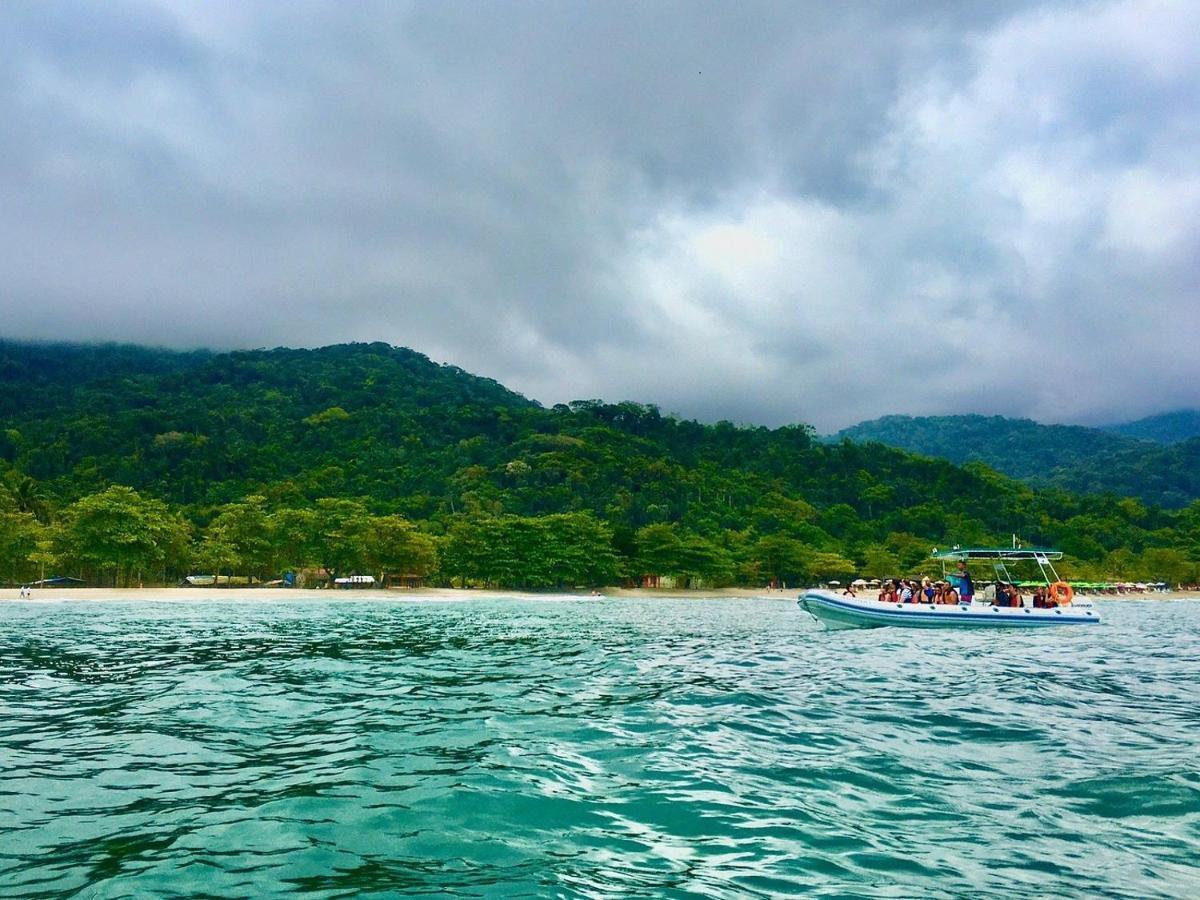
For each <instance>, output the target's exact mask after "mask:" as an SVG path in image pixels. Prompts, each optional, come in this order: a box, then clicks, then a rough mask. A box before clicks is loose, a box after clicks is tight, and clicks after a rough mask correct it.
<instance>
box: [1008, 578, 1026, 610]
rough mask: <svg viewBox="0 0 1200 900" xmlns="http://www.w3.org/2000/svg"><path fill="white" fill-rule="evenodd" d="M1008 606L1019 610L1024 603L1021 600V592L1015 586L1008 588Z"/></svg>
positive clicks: (1011, 585)
mask: <svg viewBox="0 0 1200 900" xmlns="http://www.w3.org/2000/svg"><path fill="white" fill-rule="evenodd" d="M1008 605H1009V606H1011V607H1013V608H1014V609H1019V608H1020V607H1022V606H1024V605H1025V601H1024V600H1022V599H1021V592H1020V591H1019V590H1018V589H1017V586H1016V585H1015V584H1010V585H1009V586H1008Z"/></svg>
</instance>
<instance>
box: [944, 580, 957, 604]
mask: <svg viewBox="0 0 1200 900" xmlns="http://www.w3.org/2000/svg"><path fill="white" fill-rule="evenodd" d="M942 602H943V603H958V602H959V596H958V591H957V590H956V589H955V587H954V585H952V584H947V585H946V590H945V591H943V592H942Z"/></svg>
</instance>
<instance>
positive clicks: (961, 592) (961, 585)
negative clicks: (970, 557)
mask: <svg viewBox="0 0 1200 900" xmlns="http://www.w3.org/2000/svg"><path fill="white" fill-rule="evenodd" d="M954 580H955V581H957V582H958V583H957V584H956V585H955V587H957V588H958V602H959V603H967V604H969V603H971V602H972V601H973V600H974V599H975V582H973V581H972V580H971V573H970V572H968V571H967V561H966V560H965V559H960V560H959V561H958V575H957V576H955V579H954Z"/></svg>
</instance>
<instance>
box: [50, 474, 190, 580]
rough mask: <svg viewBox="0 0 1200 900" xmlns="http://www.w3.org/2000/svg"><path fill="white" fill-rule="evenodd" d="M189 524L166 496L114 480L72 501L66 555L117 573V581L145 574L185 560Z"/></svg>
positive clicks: (64, 537)
mask: <svg viewBox="0 0 1200 900" xmlns="http://www.w3.org/2000/svg"><path fill="white" fill-rule="evenodd" d="M188 534H189V528H188V526H187V524H186V523H185V522H184V521H183V520H182V519H181V518H180V517H179V515H178V514H177V513H174V512H172V511H171V510H170V509H168V508H167V505H166V504H165V503H163V502H162V501H161V500H156V499H153V498H147V497H143V496H142V495H140V494H139V493H138V492H137V491H135V490H134V489H133V488H130V487H125V486H124V485H113V486H112V487H110V488H108V489H107V490H104V491H101V492H99V493H97V494H89V495H88V496H86V497H83V498H82V499H80V500H78V501H77V502H76V503H74V504H73V505H72V506H70V507H69V508H68V509H67V510H66V513H65V515H64V517H63V525H62V528H61V529H60V530H59V531H58V532H57V545H56V550H57V552H58V554H59V556H60V557H62V558H64V559H68V560H73V561H75V562H77V563H78V564H80V565H81V566H83V567H84V568H85V569H89V570H91V571H93V572H97V573H103V572H108V571H111V572H112V573H113V584H114V586H119V585H120V584H121V576H122V574H124V575H125V581H126V582H128V581H129V579H130V578H131V576H133V575H137V576H138V577H139V579H140V578H141V577H142V576H143V575H144V574H145V573H147V572H149V571H150V570H151V569H152V568H156V567H158V566H164V568H165V567H170V566H172V565H178V564H180V563H182V562H183V561H184V560H185V557H186V554H187V547H188Z"/></svg>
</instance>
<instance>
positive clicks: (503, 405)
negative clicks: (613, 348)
mask: <svg viewBox="0 0 1200 900" xmlns="http://www.w3.org/2000/svg"><path fill="white" fill-rule="evenodd" d="M0 373H3V377H2V378H0V580H2V579H4V578H6V577H7V578H10V579H11V578H27V577H29V576H30V575H31V574H33V573H37V572H41V571H44V570H45V569H46V567H47V566H49V567H50V568H51V569H54V568H55V567H57V568H60V569H64V570H66V571H70V572H73V573H78V574H81V575H83V576H84V577H86V578H97V577H101V576H103V577H116V578H124V579H128V578H129V577H132V576H133V574H134V573H142V572H144V571H146V570H149V571H157V572H158V573H159V574H158V576H156V577H158V578H159V579H160V580H161V579H167V580H169V579H170V578H172V577H175V576H177V575H178V574H180V573H185V572H186V571H188V570H189V569H192V570H195V569H196V568H197V567H199V568H200V569H207V570H208V571H213V570H216V569H219V570H223V571H232V572H244V573H251V574H256V575H258V576H260V577H271V576H274V575H277V574H278V572H279V571H280V570H281V569H282V568H284V567H297V568H298V567H305V566H309V567H311V566H319V567H320V568H323V569H324V570H325V571H327V572H329V573H333V572H336V571H340V572H346V571H351V570H373V571H377V572H384V571H391V572H416V573H418V574H424V575H426V576H427V577H430V578H433V579H435V580H439V581H448V580H450V579H452V578H453V579H456V580H457V581H459V582H476V583H490V584H507V585H519V586H529V587H538V586H552V585H556V584H557V585H562V584H567V585H569V584H580V583H603V582H605V581H611V580H616V579H618V578H632V579H639V578H641V577H643V576H656V575H667V576H672V577H675V578H676V579H682V580H683V581H693V582H694V581H695V580H697V579H703V580H704V581H705V582H706V583H709V584H713V583H730V582H739V583H750V584H754V583H759V584H761V583H762V582H764V581H766V580H779V579H786V580H789V581H791V582H793V583H794V582H796V581H798V580H805V579H810V578H815V577H834V576H835V575H838V574H840V575H851V574H854V573H862V574H876V575H886V574H889V573H890V574H895V573H897V572H900V571H903V570H906V569H911V568H914V567H917V566H919V565H922V560H923V559H924V558H925V557H926V556H927V554H928V552H929V549H930V547H931V546H933V545H935V544H940V545H946V544H949V543H954V542H962V543H966V542H975V543H982V542H992V541H1005V542H1006V541H1008V540H1009V539H1010V536H1011V535H1012V534H1013V533H1014V532H1015V533H1017V534H1019V535H1021V537H1022V538H1023V539H1025V540H1026V541H1029V542H1036V543H1043V544H1054V545H1061V546H1063V547H1064V549H1066V550H1067V551H1068V552H1070V553H1072V554H1073V555H1074V556H1075V557H1076V562H1075V566H1076V569H1077V571H1079V572H1081V573H1083V572H1090V573H1093V574H1095V575H1097V576H1098V577H1103V576H1114V577H1115V576H1123V575H1129V576H1133V575H1135V574H1140V573H1144V576H1143V577H1150V576H1151V575H1160V576H1162V577H1168V578H1171V579H1173V580H1177V579H1178V578H1181V577H1183V576H1184V575H1185V574H1187V573H1191V572H1192V571H1193V570H1194V568H1195V561H1194V560H1193V559H1192V558H1191V554H1192V553H1193V552H1194V548H1195V547H1196V545H1197V542H1198V538H1200V504H1195V505H1193V506H1192V507H1189V508H1188V509H1186V510H1183V511H1180V512H1170V511H1167V510H1162V509H1159V508H1156V507H1153V506H1146V505H1144V504H1142V503H1139V502H1136V501H1133V500H1119V499H1117V498H1106V497H1084V496H1077V495H1074V494H1071V493H1068V492H1065V491H1062V490H1057V489H1051V490H1042V491H1037V490H1034V489H1032V488H1030V487H1028V486H1026V485H1023V484H1020V483H1018V482H1016V481H1013V480H1010V479H1009V478H1006V477H1004V476H1002V475H999V474H997V473H996V472H994V471H992V470H991V469H989V468H988V467H986V466H983V465H981V464H979V463H971V464H968V465H965V466H961V467H960V466H956V465H953V464H951V463H949V462H946V461H944V460H938V459H931V458H928V457H927V456H917V455H913V454H910V453H908V452H904V451H902V450H897V449H892V448H889V447H885V446H883V445H881V444H877V443H862V444H860V443H854V442H850V441H843V442H838V443H823V442H820V441H817V440H815V438H814V435H813V433H812V430H811V429H810V428H808V427H807V426H803V425H795V426H790V427H784V428H777V429H767V428H761V427H738V426H734V425H732V424H730V423H726V422H722V423H717V424H714V425H703V424H700V423H697V422H694V421H686V420H680V419H677V418H674V417H671V416H664V415H662V414H660V412H659V411H658V410H657V409H656V408H655V407H653V406H645V405H640V404H636V403H615V404H610V403H602V402H600V401H580V402H575V403H572V404H569V405H561V406H556V407H553V408H550V409H547V408H544V407H542V406H540V405H539V404H537V403H534V402H532V401H530V400H528V399H526V398H524V397H522V396H520V395H519V394H515V393H513V392H511V391H509V390H507V389H505V388H504V387H503V386H501V385H499V384H497V383H496V382H494V381H491V380H488V379H484V378H479V377H476V376H472V375H469V374H467V373H465V372H463V371H461V370H459V369H457V368H454V367H452V366H445V365H438V364H436V363H434V362H432V361H430V360H429V359H428V358H426V357H424V356H423V355H421V354H419V353H416V352H414V351H411V350H406V349H401V348H394V347H390V346H387V345H384V344H359V345H341V346H333V347H325V348H321V349H318V350H288V349H277V350H255V351H245V352H236V353H222V354H213V353H173V352H169V351H158V350H145V349H138V348H127V347H84V348H79V347H64V346H51V345H36V346H34V345H23V344H11V343H9V344H0ZM1105 439H1107V440H1110V441H1114V442H1118V444H1123V442H1127V441H1129V440H1130V439H1128V438H1122V437H1120V436H1115V435H1107V436H1105Z"/></svg>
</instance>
